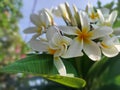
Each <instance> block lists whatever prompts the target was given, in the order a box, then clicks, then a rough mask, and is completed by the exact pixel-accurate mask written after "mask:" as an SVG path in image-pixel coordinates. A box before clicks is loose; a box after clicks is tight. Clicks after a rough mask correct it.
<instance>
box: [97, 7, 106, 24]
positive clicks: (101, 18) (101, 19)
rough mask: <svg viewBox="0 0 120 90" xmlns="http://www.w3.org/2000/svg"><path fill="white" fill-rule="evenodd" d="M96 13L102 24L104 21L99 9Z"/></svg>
mask: <svg viewBox="0 0 120 90" xmlns="http://www.w3.org/2000/svg"><path fill="white" fill-rule="evenodd" d="M97 13H98V15H99V18H100V21H101V23H103V22H104V20H105V19H104V16H103V14H102V12H101V10H100V9H97Z"/></svg>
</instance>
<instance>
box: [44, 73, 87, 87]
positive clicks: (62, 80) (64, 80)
mask: <svg viewBox="0 0 120 90" xmlns="http://www.w3.org/2000/svg"><path fill="white" fill-rule="evenodd" d="M42 77H44V78H47V79H48V80H51V81H53V82H56V83H59V84H62V85H65V86H68V87H72V88H82V87H84V86H85V85H86V82H85V80H83V79H81V78H77V77H66V76H59V75H55V76H42Z"/></svg>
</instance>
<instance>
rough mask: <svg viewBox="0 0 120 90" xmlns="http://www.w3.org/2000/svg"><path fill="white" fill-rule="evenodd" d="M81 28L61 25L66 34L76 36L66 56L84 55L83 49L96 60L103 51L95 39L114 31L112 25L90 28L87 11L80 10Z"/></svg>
mask: <svg viewBox="0 0 120 90" xmlns="http://www.w3.org/2000/svg"><path fill="white" fill-rule="evenodd" d="M80 20H81V27H82V28H81V29H74V28H72V29H69V30H68V29H66V28H64V27H61V28H62V29H61V30H62V31H63V32H64V33H65V34H69V35H75V36H76V37H75V38H74V40H73V41H72V43H71V45H70V47H69V48H68V51H67V53H66V54H65V55H64V57H66V56H67V57H77V56H81V55H82V53H81V52H82V50H83V51H84V52H85V53H86V54H87V56H88V57H89V58H90V59H92V60H94V61H96V60H100V58H101V51H100V48H99V46H98V44H97V43H96V42H95V41H94V40H95V39H98V38H100V37H104V36H106V35H109V34H111V33H112V32H113V31H112V29H111V28H110V27H106V26H104V27H100V28H97V29H94V30H90V23H89V20H88V16H87V14H86V13H85V12H82V11H81V12H80Z"/></svg>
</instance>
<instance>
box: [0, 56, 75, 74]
mask: <svg viewBox="0 0 120 90" xmlns="http://www.w3.org/2000/svg"><path fill="white" fill-rule="evenodd" d="M63 63H64V64H65V67H66V69H67V73H73V74H75V75H76V76H77V73H76V70H75V68H74V67H73V66H72V64H71V63H70V62H69V61H68V60H63ZM0 72H7V73H20V72H21V73H31V74H47V75H51V74H52V75H53V74H58V71H57V69H56V67H55V66H54V64H53V56H52V55H49V54H36V55H35V54H34V55H33V54H31V55H29V56H28V57H26V58H24V59H21V60H17V61H16V62H14V63H11V64H9V65H7V66H5V67H3V68H1V69H0Z"/></svg>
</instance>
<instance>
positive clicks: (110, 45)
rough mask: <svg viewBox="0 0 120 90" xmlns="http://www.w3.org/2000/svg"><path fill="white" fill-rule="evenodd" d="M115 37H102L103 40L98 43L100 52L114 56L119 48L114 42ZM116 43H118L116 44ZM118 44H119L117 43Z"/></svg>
mask: <svg viewBox="0 0 120 90" xmlns="http://www.w3.org/2000/svg"><path fill="white" fill-rule="evenodd" d="M115 39H116V38H115V37H112V38H111V37H110V36H106V37H104V38H103V41H102V42H101V43H100V47H101V50H102V53H103V54H104V55H105V56H107V57H114V56H116V55H118V53H119V50H118V49H117V47H116V44H115ZM117 45H118V44H117ZM119 46H120V44H119Z"/></svg>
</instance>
